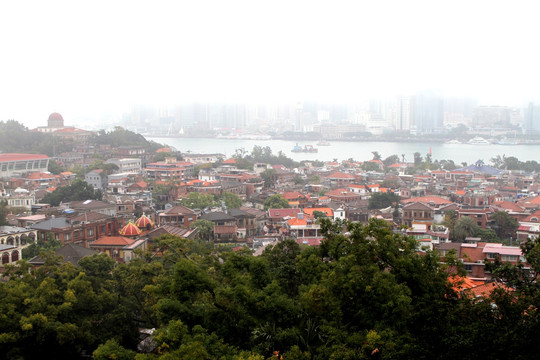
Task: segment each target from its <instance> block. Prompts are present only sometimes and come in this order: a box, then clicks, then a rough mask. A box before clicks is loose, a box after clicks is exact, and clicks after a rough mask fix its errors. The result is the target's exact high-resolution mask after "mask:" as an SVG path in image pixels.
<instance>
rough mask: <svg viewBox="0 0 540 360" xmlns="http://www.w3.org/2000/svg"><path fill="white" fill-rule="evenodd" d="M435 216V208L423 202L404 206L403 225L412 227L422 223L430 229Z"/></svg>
mask: <svg viewBox="0 0 540 360" xmlns="http://www.w3.org/2000/svg"><path fill="white" fill-rule="evenodd" d="M434 216H435V208H434V207H433V206H431V205H430V204H425V203H422V202H413V203H407V204H406V205H404V206H403V216H402V224H403V225H405V226H407V227H412V224H413V222H415V223H419V222H422V223H424V224H426V226H427V227H430V226H431V224H432V223H433V218H434Z"/></svg>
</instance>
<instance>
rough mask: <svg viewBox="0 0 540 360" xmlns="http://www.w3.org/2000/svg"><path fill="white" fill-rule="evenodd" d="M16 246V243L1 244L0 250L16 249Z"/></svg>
mask: <svg viewBox="0 0 540 360" xmlns="http://www.w3.org/2000/svg"><path fill="white" fill-rule="evenodd" d="M15 248H16V246H15V245H6V244H0V251H4V250H9V249H15Z"/></svg>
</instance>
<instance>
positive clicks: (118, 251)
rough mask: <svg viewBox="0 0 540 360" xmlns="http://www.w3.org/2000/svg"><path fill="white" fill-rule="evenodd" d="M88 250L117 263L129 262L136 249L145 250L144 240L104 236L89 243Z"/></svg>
mask: <svg viewBox="0 0 540 360" xmlns="http://www.w3.org/2000/svg"><path fill="white" fill-rule="evenodd" d="M90 249H94V250H97V251H99V252H101V253H105V254H107V255H109V256H110V257H111V258H112V259H114V260H116V261H118V262H127V261H130V260H131V259H132V258H133V256H134V251H135V250H136V249H141V250H146V239H139V240H135V239H131V238H128V237H125V236H104V237H102V238H100V239H98V240H95V241H93V242H91V243H90Z"/></svg>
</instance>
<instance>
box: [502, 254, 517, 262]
mask: <svg viewBox="0 0 540 360" xmlns="http://www.w3.org/2000/svg"><path fill="white" fill-rule="evenodd" d="M501 260H502V261H517V260H518V256H517V255H502V256H501Z"/></svg>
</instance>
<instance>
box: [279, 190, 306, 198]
mask: <svg viewBox="0 0 540 360" xmlns="http://www.w3.org/2000/svg"><path fill="white" fill-rule="evenodd" d="M281 196H283V197H284V198H285V199H286V200H298V199H302V198H305V197H306V196H305V195H304V194H302V193H301V192H299V191H286V192H284V193H283V194H281Z"/></svg>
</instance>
